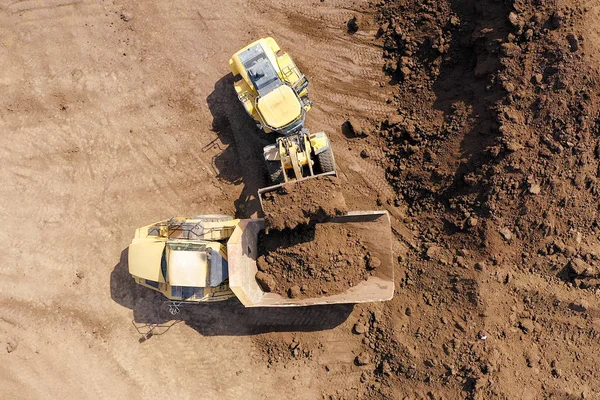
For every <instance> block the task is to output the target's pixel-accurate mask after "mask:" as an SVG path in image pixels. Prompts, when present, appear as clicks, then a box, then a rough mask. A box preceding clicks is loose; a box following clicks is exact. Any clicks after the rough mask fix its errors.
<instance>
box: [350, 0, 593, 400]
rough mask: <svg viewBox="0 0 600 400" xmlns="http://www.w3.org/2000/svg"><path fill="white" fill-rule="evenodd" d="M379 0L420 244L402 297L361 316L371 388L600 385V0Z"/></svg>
mask: <svg viewBox="0 0 600 400" xmlns="http://www.w3.org/2000/svg"><path fill="white" fill-rule="evenodd" d="M378 12H379V14H378V21H379V23H380V29H379V32H378V35H379V37H380V40H381V41H382V44H383V48H384V58H385V59H386V64H385V70H386V72H387V73H388V74H389V76H390V79H391V83H392V84H393V85H394V96H393V98H391V99H390V101H391V102H392V103H393V104H395V105H397V107H398V114H397V115H390V116H389V117H388V118H387V119H385V120H382V121H380V123H378V124H377V126H376V127H377V128H378V130H379V132H380V138H381V139H382V147H383V148H384V151H385V152H386V159H387V164H386V167H387V171H386V172H387V178H388V181H389V183H390V184H391V185H392V187H393V188H394V190H395V192H396V198H395V199H390V201H389V204H395V205H401V206H403V207H405V209H406V214H407V215H406V218H404V221H403V222H404V223H405V224H406V225H407V227H408V228H409V229H411V230H412V231H413V232H414V234H415V236H416V237H417V238H418V240H419V241H420V244H418V245H417V246H416V247H415V248H414V249H413V250H412V251H409V252H408V254H407V255H406V257H401V260H400V261H401V265H402V269H401V271H402V272H401V274H400V276H401V277H402V278H401V279H400V282H399V291H400V292H401V294H400V296H397V297H396V298H395V299H394V301H393V302H392V304H391V305H389V306H386V307H385V308H384V309H383V315H381V313H378V312H376V311H375V307H373V311H372V312H365V313H364V315H361V318H359V320H358V322H357V324H356V326H355V328H356V327H358V330H357V329H355V330H354V331H355V333H357V334H359V335H361V336H364V339H363V340H364V341H365V342H366V343H367V345H366V346H365V351H364V352H362V353H360V354H359V355H358V356H357V359H356V361H355V362H356V364H357V365H359V366H362V368H363V369H364V370H367V371H368V372H369V374H372V375H368V376H370V377H371V378H370V379H371V380H370V381H369V380H368V378H366V380H367V381H368V382H367V383H366V387H367V389H366V392H367V394H368V395H367V396H366V397H371V398H382V397H385V398H401V397H404V396H405V395H407V394H408V397H409V398H435V399H437V398H469V399H474V398H476V399H488V398H494V399H496V398H498V399H503V398H553V397H555V398H596V397H598V395H599V393H600V387H599V386H598V384H597V382H596V381H595V380H594V379H593V378H592V377H594V376H598V374H599V372H600V371H599V370H598V368H597V365H598V362H599V361H600V360H599V358H598V356H597V352H595V350H594V349H595V347H596V346H597V337H598V330H597V327H596V326H595V324H597V322H594V319H595V318H596V315H597V313H596V308H597V294H596V293H597V290H598V287H599V285H600V279H598V278H599V277H600V273H599V272H598V271H600V252H599V251H598V249H599V248H600V247H599V246H600V244H599V242H598V233H599V232H600V216H599V212H598V194H599V193H600V189H599V188H600V184H599V183H598V177H599V176H600V173H599V172H598V171H600V150H599V149H600V113H599V110H600V98H599V97H600V96H599V92H598V83H599V82H600V76H599V73H598V68H597V65H596V64H597V62H596V61H594V60H595V59H597V57H598V55H599V54H600V36H599V34H598V29H597V28H596V27H593V26H592V25H594V22H593V21H595V20H596V19H597V17H598V14H599V9H598V5H597V3H594V2H585V1H584V2H572V1H557V2H552V3H549V2H540V1H504V2H499V1H491V0H490V1H468V0H465V1H453V0H436V1H426V2H420V1H411V0H400V1H385V2H380V3H379V4H378ZM593 304H596V306H594V305H593ZM590 378H592V380H593V381H594V382H591V381H590ZM338 394H343V392H338Z"/></svg>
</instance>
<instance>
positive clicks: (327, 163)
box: [317, 147, 335, 173]
mask: <svg viewBox="0 0 600 400" xmlns="http://www.w3.org/2000/svg"><path fill="white" fill-rule="evenodd" d="M317 160H318V161H319V167H320V168H321V173H327V172H334V171H335V159H334V158H333V150H332V149H331V147H329V148H328V149H327V150H325V151H324V152H322V153H319V154H317Z"/></svg>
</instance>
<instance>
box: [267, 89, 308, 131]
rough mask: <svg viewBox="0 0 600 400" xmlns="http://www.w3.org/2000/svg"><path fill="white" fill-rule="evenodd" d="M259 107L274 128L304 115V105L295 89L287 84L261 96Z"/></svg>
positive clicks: (268, 123)
mask: <svg viewBox="0 0 600 400" xmlns="http://www.w3.org/2000/svg"><path fill="white" fill-rule="evenodd" d="M257 109H258V112H259V113H260V115H261V116H262V118H263V120H264V121H265V123H266V124H267V125H269V126H272V127H274V128H281V127H284V126H286V125H288V124H290V123H292V122H293V121H294V120H296V119H297V118H298V117H300V116H301V115H302V105H301V104H300V100H298V96H297V95H296V92H294V90H293V89H292V88H291V87H289V86H286V85H281V86H279V87H278V88H277V89H275V90H273V91H271V92H269V93H267V94H266V95H264V96H262V97H260V98H259V99H258V102H257Z"/></svg>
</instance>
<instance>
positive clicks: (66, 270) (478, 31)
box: [0, 0, 600, 399]
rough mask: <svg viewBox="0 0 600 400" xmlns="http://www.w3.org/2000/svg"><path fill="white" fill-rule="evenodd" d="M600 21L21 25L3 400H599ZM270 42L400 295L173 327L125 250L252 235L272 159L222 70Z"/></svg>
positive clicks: (119, 19) (175, 7)
mask: <svg viewBox="0 0 600 400" xmlns="http://www.w3.org/2000/svg"><path fill="white" fill-rule="evenodd" d="M353 16H356V19H355V24H356V26H354V24H352V26H351V28H352V29H351V30H352V31H354V30H356V28H358V29H357V30H356V32H355V33H353V34H350V33H348V29H347V21H348V20H350V19H351V18H352V17H353ZM599 18H600V5H599V4H598V2H597V1H592V0H555V1H553V2H541V1H537V0H528V1H525V0H516V1H512V0H507V1H503V2H500V1H493V0H485V1H474V0H429V1H424V2H421V1H415V0H397V1H379V2H377V3H376V4H375V3H374V4H370V3H368V2H366V1H362V0H361V1H354V2H348V1H341V0H325V1H320V0H319V1H317V0H314V1H313V0H310V1H300V0H295V1H291V2H276V1H271V0H251V1H238V0H232V1H229V2H208V1H202V2H192V1H188V0H182V1H179V2H161V1H154V0H150V1H144V2H125V1H108V2H105V1H102V2H97V1H96V2H93V1H81V2H71V1H62V0H52V1H41V0H31V1H18V2H13V3H10V2H3V3H2V4H1V5H0V55H1V57H0V67H1V70H2V74H0V86H1V88H2V93H3V95H2V96H1V98H0V127H1V128H2V132H3V136H2V139H0V152H1V155H2V161H3V166H2V169H0V176H1V181H2V187H1V188H0V215H1V217H2V221H3V222H4V229H2V230H1V231H0V238H2V239H3V241H4V243H5V244H6V248H5V250H4V252H3V253H2V254H3V256H2V257H1V259H2V261H3V266H2V267H1V268H0V273H1V274H2V278H3V279H2V280H1V281H0V345H1V346H0V396H1V397H3V398H57V397H62V398H69V399H70V398H81V397H83V398H98V397H100V398H108V397H125V398H147V397H148V396H165V395H168V396H170V397H172V396H175V397H182V398H190V397H201V398H217V397H218V398H231V399H235V398H250V399H254V398H256V399H259V398H260V399H263V398H268V399H279V398H294V399H296V398H298V399H315V398H335V399H341V398H343V399H363V398H373V399H379V398H400V399H403V398H407V399H413V398H424V399H455V398H467V399H488V398H498V399H538V398H560V399H562V398H572V399H576V398H577V399H578V398H590V399H593V398H598V397H599V396H600V383H599V382H600V380H599V379H598V377H599V376H600V371H599V370H598V365H600V355H599V354H598V351H597V348H598V345H597V342H598V338H599V337H600V328H599V327H598V321H599V320H598V319H597V318H599V316H600V312H599V310H600V307H599V306H600V301H599V299H598V293H599V290H598V289H599V288H600V273H599V272H598V271H599V270H600V242H599V241H598V233H599V230H600V219H599V215H598V194H599V189H598V188H599V186H598V179H599V178H598V177H599V163H600V161H599V159H600V150H599V145H600V142H599V141H600V114H599V110H600V101H599V100H600V99H599V95H600V93H599V91H598V82H599V71H598V66H597V64H598V59H599V56H600V28H598V24H597V21H598V20H599ZM264 35H272V36H274V37H275V38H276V39H277V40H278V42H279V43H280V44H281V46H282V48H284V49H286V50H288V51H289V52H290V53H291V54H292V56H294V58H295V60H296V62H297V63H298V65H299V67H300V69H301V70H302V71H303V72H304V73H305V74H306V75H307V76H308V77H309V79H310V80H311V84H310V86H309V91H310V93H311V99H312V100H313V102H314V108H313V110H311V111H310V112H309V113H308V115H307V126H308V127H309V128H310V129H311V130H312V131H320V130H323V131H325V132H327V133H328V134H329V136H330V139H331V142H332V144H333V149H334V153H335V156H336V161H337V163H338V172H339V175H340V178H339V179H340V180H341V183H342V187H343V190H344V197H345V199H346V203H347V206H348V208H349V209H350V210H370V209H380V208H384V209H387V210H388V211H389V212H390V213H391V215H392V219H393V222H392V225H393V228H394V232H395V234H396V238H397V241H396V243H395V251H396V254H397V256H398V265H397V268H396V280H397V291H396V294H395V297H394V299H393V300H392V301H390V302H386V303H378V304H369V305H356V306H352V305H343V306H335V307H326V306H322V307H312V308H311V307H308V308H301V309H291V310H290V309H265V310H262V309H244V307H243V306H241V305H240V304H239V302H237V301H236V300H231V301H227V302H225V303H220V304H207V305H199V306H197V307H185V308H183V309H182V311H181V313H180V314H179V315H177V316H175V317H173V316H171V314H169V312H168V310H167V308H166V307H165V305H164V304H163V303H162V301H161V299H160V297H159V296H156V295H155V294H154V292H151V291H150V290H147V289H145V288H142V287H139V286H136V285H135V284H134V283H133V280H132V279H131V278H130V277H129V275H128V273H127V265H126V260H127V250H126V249H127V246H128V244H129V242H130V240H131V237H132V234H133V232H134V229H135V228H137V227H139V226H143V225H146V224H149V223H151V222H154V221H158V220H162V219H164V218H167V217H169V216H175V215H179V216H185V215H196V214H199V213H203V214H204V213H228V214H235V215H236V216H238V217H251V216H257V215H258V211H259V209H260V207H259V204H258V200H257V198H256V190H257V189H258V188H259V187H262V186H265V185H266V184H267V182H266V180H265V173H264V171H263V167H262V162H261V156H262V147H263V146H264V145H265V144H267V143H269V142H270V141H271V139H270V138H269V137H267V136H265V135H264V134H262V133H260V132H259V131H258V130H256V129H255V127H254V126H253V124H252V122H251V120H250V118H248V116H247V115H246V114H245V112H244V110H243V108H242V106H241V105H240V104H239V102H238V100H237V98H236V96H235V93H234V91H233V89H232V77H231V75H230V74H229V72H228V66H227V61H228V59H229V57H230V55H231V54H233V53H234V52H235V51H236V50H238V49H239V48H241V47H243V46H244V45H246V44H247V43H249V42H251V41H252V40H255V39H256V38H258V37H261V36H264ZM349 118H350V119H351V121H352V124H351V125H352V128H353V129H348V125H349V124H348V123H345V122H346V121H347V120H348V119H349ZM342 126H344V127H345V128H342Z"/></svg>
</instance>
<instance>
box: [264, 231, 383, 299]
mask: <svg viewBox="0 0 600 400" xmlns="http://www.w3.org/2000/svg"><path fill="white" fill-rule="evenodd" d="M258 243H259V248H258V251H259V257H258V259H257V264H258V269H259V271H258V273H257V274H256V279H257V281H258V282H259V284H260V285H261V286H262V288H263V290H265V291H266V292H273V293H278V294H281V295H283V296H288V297H290V298H308V297H319V296H327V295H334V294H338V293H342V292H345V291H346V290H348V289H349V288H351V287H353V286H356V285H357V284H358V283H360V282H362V281H364V280H365V279H367V278H368V277H369V275H370V271H371V270H373V269H374V268H376V267H377V266H378V265H379V263H380V261H379V260H378V259H377V258H375V257H371V255H370V253H369V251H368V249H367V247H366V246H365V244H364V243H363V241H362V240H361V238H360V236H359V235H358V234H357V232H355V231H354V230H353V229H352V228H350V227H347V226H344V225H341V224H337V223H322V224H316V225H301V226H299V227H297V228H296V229H294V230H284V231H273V230H271V231H270V232H269V234H265V233H264V232H262V233H261V234H260V236H259V242H258Z"/></svg>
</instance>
